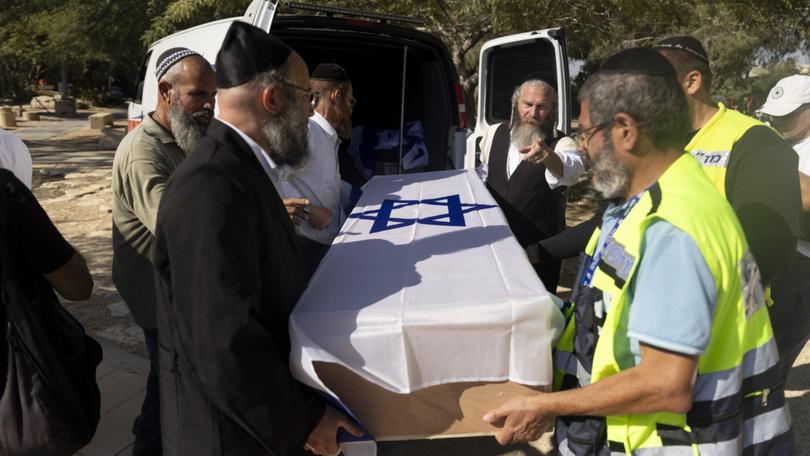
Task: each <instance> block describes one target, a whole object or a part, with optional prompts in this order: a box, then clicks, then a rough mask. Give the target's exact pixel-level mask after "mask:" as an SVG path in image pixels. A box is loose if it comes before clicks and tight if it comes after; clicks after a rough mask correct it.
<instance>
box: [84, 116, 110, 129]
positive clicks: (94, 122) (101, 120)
mask: <svg viewBox="0 0 810 456" xmlns="http://www.w3.org/2000/svg"><path fill="white" fill-rule="evenodd" d="M88 119H89V120H90V128H92V129H94V130H101V129H103V128H104V127H106V126H112V124H113V115H112V113H111V112H97V113H95V114H92V115H90V117H88Z"/></svg>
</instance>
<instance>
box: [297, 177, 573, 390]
mask: <svg viewBox="0 0 810 456" xmlns="http://www.w3.org/2000/svg"><path fill="white" fill-rule="evenodd" d="M562 326H563V318H562V315H561V314H560V312H559V310H558V308H557V305H556V304H555V303H554V302H553V301H552V298H551V295H550V294H549V293H548V292H547V291H546V289H545V288H544V287H543V284H542V283H541V282H540V280H539V279H538V278H537V276H536V274H535V272H534V270H533V269H532V267H531V265H530V264H529V262H528V261H527V259H526V255H525V253H524V251H523V249H522V248H521V247H520V245H519V244H518V243H517V241H516V240H515V238H514V237H513V236H512V233H511V231H510V230H509V227H508V226H507V224H506V220H505V219H504V216H503V213H502V212H501V210H500V209H499V208H498V206H497V204H496V203H495V201H494V200H493V198H492V196H491V195H490V194H489V192H488V191H487V189H486V187H485V186H484V184H483V183H482V182H481V180H480V179H479V178H478V177H477V175H476V174H475V173H474V172H473V171H471V170H457V171H439V172H431V173H420V174H406V175H399V176H378V177H374V178H373V179H372V180H371V181H369V183H368V184H367V185H366V188H365V190H364V193H363V196H362V198H361V199H360V201H359V202H358V204H357V206H356V208H355V209H354V211H353V212H352V214H351V215H350V216H349V218H348V219H347V221H346V223H345V224H344V226H343V228H342V230H341V232H340V234H339V235H338V236H337V238H336V239H335V241H334V243H333V245H332V247H331V249H330V250H329V253H328V254H327V255H326V257H325V258H324V260H323V262H322V263H321V265H320V267H319V268H318V270H317V272H316V273H315V276H314V277H313V279H312V281H311V282H310V285H309V287H308V288H307V290H306V291H305V292H304V294H303V296H302V297H301V299H300V301H299V302H298V305H297V307H296V308H295V310H294V311H293V313H292V315H291V317H290V336H291V339H292V345H293V347H292V352H291V369H292V371H293V374H294V375H295V376H296V377H297V378H298V379H299V380H301V381H302V382H304V383H306V384H309V385H310V386H313V387H315V388H318V389H321V390H324V391H327V392H329V390H328V388H327V387H325V386H324V385H323V384H322V382H321V381H319V379H318V377H317V375H316V374H315V370H314V368H313V365H312V363H313V362H316V361H324V362H329V363H338V364H340V365H343V366H345V367H346V368H348V369H350V370H351V371H352V372H353V373H355V374H357V375H359V376H361V377H363V378H364V379H365V380H368V381H370V382H373V383H375V384H377V385H379V386H381V387H383V388H385V389H387V390H389V391H391V392H395V393H410V392H413V391H416V390H419V389H422V388H426V387H429V386H433V385H440V384H444V383H450V382H468V381H492V382H495V381H506V380H510V381H513V382H516V383H520V384H524V385H532V386H534V385H549V384H551V381H552V369H551V349H552V344H553V341H555V340H556V338H557V337H558V336H559V333H560V332H561V330H562Z"/></svg>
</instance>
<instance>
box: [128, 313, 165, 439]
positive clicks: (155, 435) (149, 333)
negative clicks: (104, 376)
mask: <svg viewBox="0 0 810 456" xmlns="http://www.w3.org/2000/svg"><path fill="white" fill-rule="evenodd" d="M143 335H144V337H145V338H146V349H147V351H148V352H149V376H148V377H147V379H146V396H145V397H144V398H143V405H142V406H141V414H140V415H139V416H138V417H137V418H135V423H133V425H132V433H133V434H135V444H134V445H133V454H135V455H137V454H156V453H155V452H154V450H155V449H158V448H160V447H161V443H160V392H159V387H158V385H159V383H158V331H157V328H144V329H143ZM149 450H152V451H149Z"/></svg>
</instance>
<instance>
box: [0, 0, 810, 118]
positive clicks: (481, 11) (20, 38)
mask: <svg viewBox="0 0 810 456" xmlns="http://www.w3.org/2000/svg"><path fill="white" fill-rule="evenodd" d="M299 1H304V2H306V3H311V4H331V5H338V6H344V7H350V8H355V9H368V10H373V11H382V12H388V13H392V14H400V15H407V16H416V17H421V18H423V19H424V20H425V21H426V24H425V29H426V30H427V31H429V32H432V33H434V34H436V35H438V36H439V37H440V38H441V39H442V40H443V41H444V42H445V43H446V44H447V47H448V50H449V51H450V55H451V58H452V60H453V63H454V64H455V66H456V68H457V70H458V73H459V78H460V82H461V84H462V87H464V89H465V92H466V93H467V99H468V102H470V103H472V102H473V100H474V96H475V92H476V87H477V84H478V73H477V71H478V68H477V66H478V54H479V51H480V47H481V45H482V44H483V43H484V42H485V41H486V40H488V39H491V38H495V37H497V36H503V35H508V34H513V33H520V32H526V31H530V30H539V29H543V28H549V27H558V26H562V27H565V28H566V40H567V46H568V51H569V56H570V57H572V58H577V59H583V60H585V61H586V62H589V63H588V64H587V65H586V68H589V69H592V68H595V67H596V65H597V62H598V61H599V60H600V59H603V58H604V57H606V56H607V55H609V54H611V53H613V52H616V51H617V50H619V49H622V48H627V47H631V46H647V45H651V44H653V43H655V42H656V41H657V40H659V39H661V38H664V37H666V36H671V35H675V34H689V35H693V36H695V37H697V38H699V39H701V40H702V41H703V42H704V44H705V45H706V47H707V49H708V51H709V54H710V58H711V60H712V70H713V72H714V73H715V78H714V88H715V91H716V92H717V93H718V95H720V96H721V97H722V96H740V95H739V94H742V93H744V92H745V91H746V90H748V91H752V90H755V91H757V93H758V91H759V90H760V89H759V88H758V86H757V85H756V84H759V83H760V81H761V79H757V78H751V77H750V76H749V75H748V74H749V71H750V69H751V68H752V67H754V66H756V65H765V66H772V65H774V64H775V63H776V62H778V61H780V60H781V59H783V58H784V56H785V55H786V54H788V53H790V52H793V51H795V50H796V49H800V48H801V49H803V50H804V51H805V52H807V51H808V50H810V36H808V35H809V34H810V3H808V2H807V1H806V0H769V1H767V2H763V1H756V0H712V1H708V0H397V1H391V0H299ZM249 3H250V1H249V0H37V1H24V0H0V76H3V75H5V78H0V81H1V80H3V79H4V80H5V82H6V86H7V87H6V89H7V90H6V91H7V92H8V89H9V88H17V89H19V88H20V87H23V86H25V85H27V84H30V83H31V82H32V81H33V80H35V79H36V78H39V77H42V76H43V75H53V74H54V72H55V71H56V69H57V68H58V66H59V63H60V62H62V61H65V62H68V63H69V64H70V65H71V67H70V68H71V77H72V80H73V81H74V83H75V84H77V86H78V88H80V89H81V88H83V87H84V88H86V89H88V90H89V89H91V88H92V89H93V90H97V89H98V86H99V84H100V81H101V80H103V78H104V77H106V75H109V74H127V75H130V74H134V72H135V71H136V69H137V66H138V64H139V63H140V58H139V57H140V55H142V53H143V50H144V49H145V47H146V46H148V45H149V44H151V43H152V42H154V41H156V40H158V39H160V38H162V37H164V36H166V35H169V34H171V33H173V32H175V31H177V30H180V29H184V28H187V27H191V26H194V25H198V24H202V23H205V22H208V21H211V20H215V19H221V18H225V17H232V16H238V15H241V14H243V12H244V11H245V9H246V8H247V6H248V4H249ZM285 3H286V0H280V6H279V12H280V13H284V12H285V11H286V12H289V11H290V10H289V8H285ZM307 14H309V13H307ZM0 89H2V87H1V86H0ZM470 107H471V106H470ZM468 112H470V113H473V112H475V110H473V109H468Z"/></svg>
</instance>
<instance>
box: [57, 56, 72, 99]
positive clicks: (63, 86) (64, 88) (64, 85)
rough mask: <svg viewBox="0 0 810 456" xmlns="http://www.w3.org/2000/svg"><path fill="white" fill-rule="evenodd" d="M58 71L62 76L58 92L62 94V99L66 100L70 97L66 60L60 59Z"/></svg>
mask: <svg viewBox="0 0 810 456" xmlns="http://www.w3.org/2000/svg"><path fill="white" fill-rule="evenodd" d="M59 73H60V75H61V78H62V82H61V83H60V84H59V93H60V94H61V95H62V101H67V99H68V98H70V90H69V89H68V63H67V61H62V63H61V64H60V66H59Z"/></svg>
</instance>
